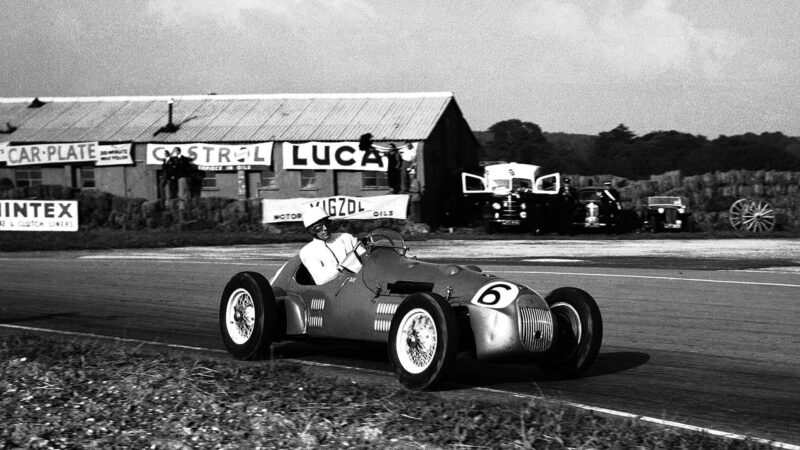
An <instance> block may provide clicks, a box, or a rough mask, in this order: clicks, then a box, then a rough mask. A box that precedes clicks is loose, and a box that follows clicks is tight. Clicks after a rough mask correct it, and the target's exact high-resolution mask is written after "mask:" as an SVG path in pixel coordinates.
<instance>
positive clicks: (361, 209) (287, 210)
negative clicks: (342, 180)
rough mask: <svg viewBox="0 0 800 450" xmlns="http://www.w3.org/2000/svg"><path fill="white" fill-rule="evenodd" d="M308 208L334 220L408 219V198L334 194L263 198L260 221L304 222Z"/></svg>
mask: <svg viewBox="0 0 800 450" xmlns="http://www.w3.org/2000/svg"><path fill="white" fill-rule="evenodd" d="M311 207H321V208H322V209H324V210H325V212H327V213H328V214H329V215H330V216H331V218H332V219H334V220H336V219H348V220H371V219H400V220H404V219H406V217H407V210H408V195H378V196H374V197H348V196H342V195H337V196H334V197H321V198H288V199H282V200H272V199H264V200H263V201H262V217H263V219H262V222H263V223H278V222H300V221H302V220H303V211H304V210H306V209H308V208H311Z"/></svg>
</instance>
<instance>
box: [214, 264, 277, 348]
mask: <svg viewBox="0 0 800 450" xmlns="http://www.w3.org/2000/svg"><path fill="white" fill-rule="evenodd" d="M219 329H220V333H221V334H222V342H223V343H224V344H225V348H226V349H227V350H228V352H230V353H231V354H232V355H233V356H234V357H236V358H237V359H244V360H250V359H256V358H258V357H260V356H262V355H264V354H265V353H267V351H268V350H269V348H270V345H271V344H272V340H273V338H274V337H275V333H276V329H277V305H276V302H275V294H274V293H273V292H272V287H271V286H270V284H269V281H267V279H266V278H264V277H263V276H262V275H260V274H258V273H255V272H241V273H237V274H236V275H234V276H233V278H231V280H230V281H229V282H228V284H227V285H226V286H225V290H224V291H223V292H222V298H221V300H220V304H219Z"/></svg>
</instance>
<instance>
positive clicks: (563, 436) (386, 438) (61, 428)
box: [0, 330, 767, 449]
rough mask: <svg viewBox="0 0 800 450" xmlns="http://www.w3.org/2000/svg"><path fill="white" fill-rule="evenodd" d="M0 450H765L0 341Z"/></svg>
mask: <svg viewBox="0 0 800 450" xmlns="http://www.w3.org/2000/svg"><path fill="white" fill-rule="evenodd" d="M0 391H2V392H3V396H2V400H0V447H3V448H111V447H115V448H153V449H184V448H231V449H233V448H337V449H340V448H382V449H383V448H587V449H589V448H592V449H593V448H619V449H628V448H647V449H650V448H686V449H695V448H711V449H714V448H719V449H729V448H767V446H766V445H763V444H758V443H755V442H752V441H739V440H728V439H723V438H718V437H713V436H709V435H705V434H699V433H689V432H685V431H680V430H676V429H671V428H664V427H660V426H656V425H651V424H645V423H642V422H638V421H635V420H629V419H619V418H613V417H609V416H604V415H601V414H598V413H592V412H588V411H582V410H576V409H571V408H567V407H562V406H559V405H558V404H557V403H552V402H549V401H544V400H541V401H522V400H514V401H511V402H510V403H509V402H502V403H499V402H493V401H487V400H453V399H452V398H445V397H444V396H443V395H442V394H441V393H436V392H422V393H418V392H410V391H407V390H405V389H403V388H401V387H399V386H397V385H395V384H394V383H392V384H391V385H384V384H381V383H379V382H369V381H364V380H363V379H360V380H355V379H352V378H349V377H346V376H336V377H334V376H327V375H321V374H319V373H316V372H315V371H312V370H308V369H307V368H306V367H304V366H301V365H299V364H296V363H291V362H283V361H258V362H251V363H244V362H238V361H234V360H230V359H227V358H226V359H224V360H216V359H213V358H210V357H203V356H199V355H196V354H192V353H191V352H180V351H168V350H163V349H160V348H153V347H142V346H134V345H132V344H129V343H120V342H108V341H98V340H87V339H83V338H65V337H60V336H49V335H35V334H28V333H17V332H12V331H9V330H6V331H2V332H0Z"/></svg>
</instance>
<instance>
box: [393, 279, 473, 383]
mask: <svg viewBox="0 0 800 450" xmlns="http://www.w3.org/2000/svg"><path fill="white" fill-rule="evenodd" d="M457 349H458V329H457V324H456V316H455V313H454V312H453V310H452V308H451V307H450V305H449V304H448V303H447V302H446V301H445V300H444V299H443V298H441V297H439V296H438V295H432V294H422V293H420V294H413V295H410V296H409V297H408V298H406V299H405V300H404V301H403V302H402V303H401V304H400V306H399V307H398V308H397V311H396V312H395V314H394V317H393V318H392V325H391V327H390V329H389V362H390V363H391V365H392V368H393V369H394V373H395V375H396V376H397V379H398V381H400V383H401V384H402V385H403V386H405V387H407V388H408V389H412V390H422V389H426V388H428V387H430V386H432V385H434V384H436V383H437V382H438V381H440V380H441V379H442V378H443V377H444V376H445V374H446V373H447V372H448V370H449V369H450V368H451V367H452V366H453V364H454V363H455V359H456V352H457Z"/></svg>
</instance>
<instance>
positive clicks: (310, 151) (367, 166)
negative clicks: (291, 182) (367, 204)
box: [282, 142, 389, 172]
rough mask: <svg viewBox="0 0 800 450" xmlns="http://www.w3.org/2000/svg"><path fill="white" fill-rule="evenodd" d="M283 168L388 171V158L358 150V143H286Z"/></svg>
mask: <svg viewBox="0 0 800 450" xmlns="http://www.w3.org/2000/svg"><path fill="white" fill-rule="evenodd" d="M282 148H283V168H284V169H295V170H328V169H335V170H359V171H372V172H386V171H387V170H388V169H389V163H388V159H387V158H386V157H385V156H383V155H381V154H380V152H378V151H377V150H369V151H364V150H359V149H358V142H304V143H301V144H293V143H291V142H284V143H283V146H282Z"/></svg>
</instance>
